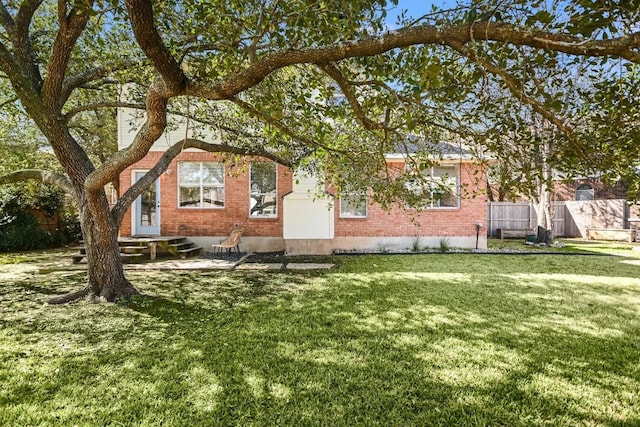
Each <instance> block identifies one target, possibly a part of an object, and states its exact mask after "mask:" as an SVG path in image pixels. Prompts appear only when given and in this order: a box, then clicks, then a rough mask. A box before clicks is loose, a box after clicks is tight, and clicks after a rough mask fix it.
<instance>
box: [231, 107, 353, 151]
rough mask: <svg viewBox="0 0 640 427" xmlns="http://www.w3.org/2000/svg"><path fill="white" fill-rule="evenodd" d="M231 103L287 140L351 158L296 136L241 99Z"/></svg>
mask: <svg viewBox="0 0 640 427" xmlns="http://www.w3.org/2000/svg"><path fill="white" fill-rule="evenodd" d="M231 101H232V102H233V103H235V104H236V105H237V106H238V107H240V108H242V109H243V110H245V111H246V112H248V113H249V114H251V115H252V116H254V117H256V118H258V119H260V120H262V121H263V122H265V123H268V124H270V125H271V126H273V127H275V128H277V129H279V130H280V131H281V132H282V133H284V134H285V135H287V136H288V137H289V138H291V139H293V140H295V141H299V142H301V143H303V144H305V145H307V146H309V147H317V148H322V149H324V150H327V151H328V152H333V153H337V154H340V155H342V156H346V157H347V158H351V156H352V153H349V152H347V151H343V150H337V149H335V148H332V147H328V146H326V145H324V144H321V143H319V142H316V141H314V140H312V139H309V138H306V137H304V136H302V135H297V134H295V133H294V132H292V131H291V129H289V128H288V127H287V126H285V125H284V124H282V123H281V122H280V121H279V120H276V119H274V118H273V117H271V116H268V115H266V114H264V113H263V112H261V111H258V110H257V109H256V108H255V107H253V106H252V105H250V104H249V103H247V102H245V101H242V100H241V99H238V98H233V99H232V100H231Z"/></svg>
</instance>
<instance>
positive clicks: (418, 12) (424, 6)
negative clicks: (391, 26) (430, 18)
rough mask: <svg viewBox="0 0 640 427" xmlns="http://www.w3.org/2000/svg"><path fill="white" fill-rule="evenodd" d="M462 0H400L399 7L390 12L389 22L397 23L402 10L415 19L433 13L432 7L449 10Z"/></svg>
mask: <svg viewBox="0 0 640 427" xmlns="http://www.w3.org/2000/svg"><path fill="white" fill-rule="evenodd" d="M459 2H460V0H458V1H456V0H398V6H395V7H394V8H393V10H390V11H389V22H390V23H395V20H396V19H395V18H396V16H397V15H398V14H399V13H400V11H401V10H403V9H406V10H408V11H409V13H408V14H409V15H411V16H412V17H413V18H418V17H420V16H422V15H425V14H427V13H429V12H430V11H431V6H432V5H436V6H437V7H438V8H440V9H448V8H452V7H455V6H456V3H459Z"/></svg>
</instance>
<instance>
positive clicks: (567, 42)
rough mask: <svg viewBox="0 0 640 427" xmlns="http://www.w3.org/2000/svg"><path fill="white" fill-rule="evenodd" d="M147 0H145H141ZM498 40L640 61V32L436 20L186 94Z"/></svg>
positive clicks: (215, 94)
mask: <svg viewBox="0 0 640 427" xmlns="http://www.w3.org/2000/svg"><path fill="white" fill-rule="evenodd" d="M140 1H142V0H140ZM478 40H483V41H495V42H500V43H510V44H514V45H517V46H522V45H527V46H531V47H537V48H540V49H545V50H551V51H557V52H564V53H567V54H572V55H578V56H615V57H622V58H626V59H628V60H629V61H632V62H636V63H640V53H637V52H635V51H633V49H638V48H640V32H637V33H634V34H631V35H627V36H621V37H619V38H616V39H610V40H585V39H583V38H580V37H574V36H568V35H564V34H554V33H550V32H546V31H532V30H530V29H525V28H522V27H518V26H516V25H512V24H508V23H494V22H478V23H473V24H462V25H454V26H450V27H446V28H439V27H436V26H431V25H420V26H416V27H405V28H401V29H399V30H396V31H391V32H389V33H386V34H384V35H381V36H377V37H371V38H366V39H362V40H358V41H350V42H344V43H340V44H336V45H331V46H325V47H320V48H310V49H301V50H286V51H281V52H275V53H272V54H270V55H266V56H264V57H263V58H262V59H260V60H258V61H256V62H255V63H253V64H252V65H250V66H248V67H247V68H246V69H244V70H243V71H240V72H238V73H236V74H235V75H233V76H231V77H229V78H228V79H226V80H225V81H223V82H221V83H217V84H213V85H211V84H207V83H204V82H190V83H189V85H188V87H187V90H186V93H184V94H185V95H192V96H202V97H204V98H207V99H210V100H220V99H231V97H233V96H235V95H237V94H239V93H240V92H243V91H245V90H246V89H248V88H250V87H253V86H255V85H257V84H258V83H260V82H261V81H262V80H264V79H265V78H266V77H267V76H268V75H269V74H271V73H273V72H274V71H276V70H278V69H281V68H284V67H287V66H290V65H294V64H303V63H307V64H310V63H313V64H322V63H329V62H336V61H340V60H343V59H347V58H354V57H368V56H374V55H379V54H382V53H384V52H387V51H390V50H392V49H396V48H406V47H409V46H414V45H427V44H438V45H451V44H452V43H453V44H459V45H465V44H466V43H469V42H471V41H478Z"/></svg>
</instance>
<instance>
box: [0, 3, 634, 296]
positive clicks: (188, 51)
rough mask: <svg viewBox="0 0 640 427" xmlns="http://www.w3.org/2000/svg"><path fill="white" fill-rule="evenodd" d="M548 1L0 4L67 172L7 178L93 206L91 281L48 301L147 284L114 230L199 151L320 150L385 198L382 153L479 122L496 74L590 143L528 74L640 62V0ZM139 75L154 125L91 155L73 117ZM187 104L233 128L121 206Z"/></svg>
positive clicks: (87, 223) (318, 154) (393, 192)
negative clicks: (391, 9) (118, 184)
mask: <svg viewBox="0 0 640 427" xmlns="http://www.w3.org/2000/svg"><path fill="white" fill-rule="evenodd" d="M547 3H548V2H542V1H524V0H510V1H509V0H508V1H503V0H501V1H491V0H487V1H473V2H471V4H469V5H460V6H459V7H456V8H454V9H451V10H448V11H441V10H437V9H436V8H434V10H433V13H430V14H428V15H425V16H422V17H416V18H415V19H410V18H408V17H405V15H404V14H401V15H400V18H399V22H398V28H397V29H394V30H390V29H389V24H388V23H387V21H386V16H387V15H386V10H387V7H388V5H387V4H386V1H385V0H354V1H341V2H335V1H334V2H331V1H325V0H317V1H313V0H311V1H306V0H305V1H298V0H293V1H279V0H243V1H235V0H232V1H228V0H225V1H216V0H204V1H198V2H191V1H181V0H170V1H165V2H156V3H153V4H152V2H150V1H148V0H127V1H126V3H125V5H124V6H123V5H121V4H120V3H118V2H109V1H105V2H101V1H92V0H84V1H82V2H77V1H74V2H71V1H65V0H60V1H58V2H52V1H44V0H23V1H17V0H0V25H1V27H2V31H1V32H0V72H2V74H1V75H0V77H1V78H3V79H5V80H6V81H7V82H8V83H9V84H10V86H11V88H12V94H11V95H8V96H9V97H10V98H13V97H15V99H16V100H17V102H19V103H20V105H21V106H22V108H23V109H24V111H25V112H26V114H27V115H28V116H29V118H30V119H31V120H33V122H34V123H35V124H36V126H37V128H38V129H39V130H40V132H41V133H42V135H43V136H44V138H46V140H47V141H48V143H49V144H50V146H51V148H52V150H53V152H54V153H55V155H56V157H57V159H58V161H59V162H60V165H61V167H62V170H63V171H64V174H51V173H48V172H45V171H41V170H27V171H16V172H14V173H12V174H10V175H6V176H5V177H3V178H0V183H4V182H9V181H12V180H15V179H29V178H31V179H42V180H45V181H50V182H55V183H56V184H58V185H60V186H62V187H63V188H65V189H66V190H67V191H69V192H70V193H72V194H73V195H74V196H75V198H76V199H77V200H78V203H79V207H80V214H81V215H80V216H81V224H82V229H83V234H84V240H85V245H86V250H87V260H88V273H87V274H88V277H87V285H86V287H84V288H83V289H81V290H79V291H77V292H74V293H72V294H68V295H65V296H62V297H59V298H55V299H53V300H52V301H51V302H65V301H70V300H73V299H75V298H78V297H82V296H85V295H93V296H95V297H100V298H102V299H105V300H108V301H113V300H115V299H117V298H126V297H129V296H131V295H134V294H136V293H137V292H138V291H137V290H136V288H135V287H134V286H133V285H132V284H131V283H130V282H129V281H128V280H127V279H126V277H125V275H124V272H123V268H122V265H121V261H120V259H119V250H118V244H117V233H118V227H119V224H120V222H121V220H122V218H123V215H124V214H125V212H126V210H127V208H128V207H129V205H130V204H131V203H132V202H133V201H134V200H135V198H136V197H137V196H138V195H139V194H140V192H141V191H142V190H143V189H144V188H145V187H147V186H148V185H150V184H151V183H152V182H153V181H154V180H155V179H157V177H158V176H159V175H160V174H161V173H162V171H163V170H164V169H165V168H166V167H167V165H168V164H169V162H170V161H171V159H172V158H174V157H175V156H176V155H177V154H178V153H179V152H180V151H181V150H183V149H185V148H189V147H197V148H201V149H204V150H208V151H214V152H221V153H232V154H259V155H263V156H266V157H270V158H272V159H275V160H277V161H280V162H282V163H286V164H291V165H294V164H296V165H297V164H302V165H305V164H307V165H310V164H313V167H315V168H321V169H322V171H323V172H324V173H325V174H326V176H327V177H328V179H330V180H332V181H334V182H335V183H336V184H337V185H338V186H340V184H343V183H346V182H350V183H352V182H357V183H358V184H359V185H361V186H368V187H372V188H373V189H374V191H375V193H376V195H377V196H378V198H379V201H380V202H382V203H389V202H391V201H392V200H393V199H395V198H396V197H397V196H398V195H399V194H400V195H402V190H403V188H406V186H404V185H402V183H403V180H405V179H406V177H402V176H401V177H399V178H400V179H398V180H393V179H392V178H393V177H392V176H391V175H389V174H387V173H385V171H384V153H385V152H388V151H390V150H397V149H399V148H402V145H403V144H405V146H407V148H409V147H408V145H409V144H407V143H406V141H408V139H407V138H406V136H407V135H408V134H414V135H418V137H420V138H422V140H423V141H431V140H434V141H437V139H438V138H439V136H440V135H451V133H452V132H453V133H463V134H465V135H471V134H473V133H477V132H479V131H480V130H481V129H480V127H479V126H480V125H479V124H478V123H479V121H478V120H477V117H474V114H475V113H474V111H476V112H477V111H478V110H477V109H476V108H475V106H477V104H476V100H477V98H478V95H479V94H482V93H483V90H484V88H485V83H486V81H487V80H489V79H491V80H494V81H497V82H499V84H500V85H502V88H503V89H504V90H505V91H507V92H508V93H509V94H510V96H512V97H514V98H515V99H518V102H523V103H525V104H526V105H528V106H529V107H530V108H531V109H532V110H533V111H534V112H535V113H536V114H538V115H540V116H541V117H543V118H544V119H545V120H547V121H548V122H549V123H551V124H552V125H553V126H555V127H556V128H557V129H558V131H559V132H560V133H561V134H562V135H563V139H562V142H563V143H564V144H566V146H567V147H573V148H572V150H574V151H575V152H578V153H579V152H580V150H582V149H583V146H584V145H583V143H582V142H581V140H580V135H579V134H577V133H576V131H575V130H574V129H572V127H571V126H570V125H571V123H569V122H568V121H566V120H563V118H562V115H560V114H557V112H558V107H557V105H556V103H555V102H554V100H552V99H549V97H548V96H547V93H545V92H544V91H537V90H536V89H535V88H536V85H533V86H532V81H531V80H528V79H530V74H528V73H524V72H522V70H526V69H527V67H545V66H546V64H545V63H546V61H557V60H558V58H561V59H562V60H572V61H575V62H577V63H578V62H579V63H581V64H583V66H584V67H585V68H588V69H589V70H592V71H593V72H597V69H598V67H600V66H601V62H597V61H594V60H593V59H594V58H595V59H597V60H598V61H601V60H603V62H602V63H604V61H606V60H607V59H609V58H615V59H616V60H619V61H624V62H625V63H640V52H639V47H640V32H638V28H637V23H638V22H639V21H640V19H638V15H639V14H638V4H637V3H638V2H637V1H635V2H624V5H621V4H618V2H596V3H597V4H596V5H595V6H594V2H592V1H588V0H580V1H573V2H552V4H551V6H547ZM134 38H135V43H134V42H133V40H134ZM531 58H535V61H532V60H531ZM147 67H150V68H147ZM150 69H151V70H153V71H154V72H155V73H156V74H155V75H153V74H152V73H149V70H150ZM132 71H133V73H132ZM147 75H150V76H153V77H152V78H149V79H145V76H147ZM601 76H605V77H603V78H608V77H609V76H606V74H601ZM125 82H133V83H134V84H135V85H136V86H127V87H129V88H131V87H136V88H138V89H139V88H140V85H145V87H146V89H145V92H144V93H145V95H144V103H143V107H144V110H145V116H144V117H145V123H144V124H143V125H142V126H141V127H140V129H139V130H138V132H137V134H136V136H135V139H134V141H133V143H132V144H131V145H130V146H129V147H127V148H125V149H123V150H120V151H118V152H115V153H113V154H110V155H109V154H108V152H107V151H105V150H97V151H98V152H100V153H101V154H100V155H98V156H95V155H94V156H92V155H90V153H91V151H90V147H89V146H88V145H87V144H86V142H87V138H86V134H81V133H80V132H78V131H74V119H75V118H76V117H77V116H78V115H79V114H83V113H86V112H88V111H94V112H99V111H103V109H106V108H113V107H115V106H117V105H118V103H119V102H124V101H126V102H127V103H129V102H132V103H134V104H135V102H136V100H135V99H123V98H122V97H120V98H115V97H114V94H113V93H114V92H113V88H114V87H122V86H116V84H122V83H125ZM135 93H136V90H127V94H126V95H127V96H128V97H132V96H133V94H135ZM205 107H206V108H205ZM174 108H175V109H177V110H179V109H181V108H182V109H183V110H182V111H183V113H184V114H187V115H197V119H198V121H199V122H202V123H209V124H210V125H211V126H214V127H216V129H217V130H218V132H219V136H220V139H219V141H218V142H217V143H211V142H204V141H201V140H198V139H197V138H189V139H186V140H185V141H180V142H179V143H178V144H176V145H174V146H172V147H170V148H169V149H168V150H167V151H166V152H165V153H164V155H163V157H162V159H161V160H160V161H159V163H158V164H157V165H156V167H154V168H152V169H151V170H150V171H149V172H148V173H147V174H146V175H145V177H143V178H142V179H141V180H140V181H138V182H137V183H136V184H135V185H134V186H133V187H131V188H130V189H129V190H127V191H126V192H125V193H124V194H122V195H121V197H120V199H119V201H118V202H117V204H116V205H115V206H114V207H113V208H110V207H109V204H108V203H107V199H106V196H105V192H104V187H105V185H107V184H108V183H110V182H113V181H117V179H118V177H119V174H120V173H121V172H122V171H123V170H124V169H125V168H127V167H128V166H130V165H132V164H134V163H135V162H137V161H138V160H140V159H142V158H143V157H144V156H145V155H146V154H147V152H148V150H149V149H150V147H151V145H152V144H153V143H154V141H156V140H157V139H158V138H159V137H160V136H161V134H162V133H163V131H164V130H165V128H166V126H167V112H168V111H169V110H171V109H174ZM559 108H560V109H561V108H562V106H560V107H559ZM105 114H106V113H105ZM96 117H98V114H97V113H96ZM103 119H104V116H103ZM476 122H478V123H476ZM92 139H93V138H88V140H92ZM412 148H415V144H413V145H412ZM422 148H423V152H426V151H428V150H429V146H428V145H427V144H422ZM567 151H571V150H567ZM94 153H95V151H94ZM363 172H364V173H363Z"/></svg>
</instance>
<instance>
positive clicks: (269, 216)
mask: <svg viewBox="0 0 640 427" xmlns="http://www.w3.org/2000/svg"><path fill="white" fill-rule="evenodd" d="M254 163H270V162H251V163H250V164H249V193H248V194H249V200H248V202H249V219H273V218H278V208H279V205H280V203H278V164H277V163H276V162H272V163H273V164H274V166H275V173H276V189H275V195H274V199H275V201H276V206H275V210H274V213H272V214H269V215H255V216H254V215H251V195H252V194H253V192H252V191H251V168H252V167H253V164H254ZM256 194H258V193H256ZM259 194H269V193H259Z"/></svg>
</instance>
